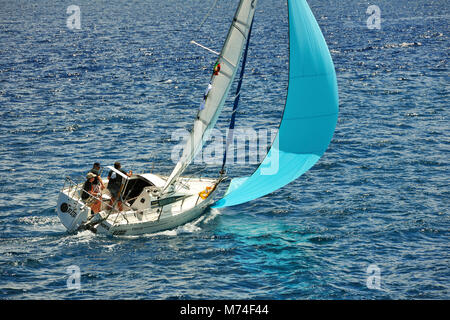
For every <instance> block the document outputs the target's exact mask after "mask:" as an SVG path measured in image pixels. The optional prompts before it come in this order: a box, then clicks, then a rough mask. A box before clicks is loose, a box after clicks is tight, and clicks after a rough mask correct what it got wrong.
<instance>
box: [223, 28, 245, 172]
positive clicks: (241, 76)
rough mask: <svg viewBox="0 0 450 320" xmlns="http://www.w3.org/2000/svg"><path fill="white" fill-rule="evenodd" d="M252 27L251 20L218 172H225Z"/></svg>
mask: <svg viewBox="0 0 450 320" xmlns="http://www.w3.org/2000/svg"><path fill="white" fill-rule="evenodd" d="M252 27H253V21H252V23H251V25H250V30H249V31H248V36H247V43H246V45H245V51H244V56H243V58H242V66H241V73H240V75H239V82H238V85H237V88H236V95H235V99H234V104H233V111H232V113H231V120H230V126H229V129H230V130H228V136H227V144H226V146H225V152H224V153H223V160H222V169H221V170H220V174H223V173H225V163H226V161H227V150H228V147H229V145H230V143H231V140H232V139H233V129H234V124H235V120H236V111H237V108H238V105H239V98H240V96H241V85H242V80H243V79H244V70H245V63H246V62H247V53H248V45H249V43H250V35H251V34H252Z"/></svg>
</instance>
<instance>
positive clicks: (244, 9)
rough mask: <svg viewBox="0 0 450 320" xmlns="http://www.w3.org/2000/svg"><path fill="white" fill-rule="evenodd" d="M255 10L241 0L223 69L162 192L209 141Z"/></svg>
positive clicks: (214, 79)
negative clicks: (209, 134) (209, 133)
mask: <svg viewBox="0 0 450 320" xmlns="http://www.w3.org/2000/svg"><path fill="white" fill-rule="evenodd" d="M255 7H256V0H241V1H240V3H239V6H238V8H237V10H236V13H235V15H234V18H233V22H232V24H231V27H230V29H229V31H228V35H227V38H226V40H225V44H224V45H223V48H222V51H221V52H220V55H219V57H218V60H217V63H216V66H217V65H219V68H220V70H219V71H218V72H214V73H213V75H212V76H211V80H210V89H209V90H208V93H207V95H205V101H204V103H202V105H201V108H200V110H199V111H198V114H197V117H196V119H195V122H194V126H193V129H192V131H191V132H190V135H189V137H188V139H187V141H186V144H185V146H184V149H183V154H182V156H181V158H180V161H179V162H178V163H177V164H176V166H175V168H174V169H173V171H172V173H171V174H170V176H169V178H168V179H167V182H166V184H165V186H164V188H163V192H164V191H165V190H166V189H167V188H168V187H169V186H170V185H171V184H172V183H173V182H174V181H175V180H176V179H177V178H178V177H179V176H180V174H181V173H182V172H183V171H184V170H185V169H186V167H187V166H188V165H189V164H190V163H191V162H192V160H193V159H194V157H195V156H196V154H197V153H198V152H199V151H200V150H201V149H202V147H203V145H204V143H205V142H206V140H207V138H208V131H210V129H212V128H213V127H214V125H215V123H216V121H217V118H218V117H219V114H220V112H221V110H222V108H223V105H224V103H225V99H226V97H227V95H228V92H229V90H230V87H231V84H232V82H233V79H234V77H235V75H236V70H237V68H238V66H239V62H240V60H241V56H242V51H243V47H244V45H245V43H246V41H247V36H248V32H249V29H250V25H251V23H252V21H253V16H254V13H255Z"/></svg>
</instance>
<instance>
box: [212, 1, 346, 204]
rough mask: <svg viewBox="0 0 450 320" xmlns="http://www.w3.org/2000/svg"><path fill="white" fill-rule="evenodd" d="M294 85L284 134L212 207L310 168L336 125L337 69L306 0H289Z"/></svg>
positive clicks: (261, 191) (256, 193)
mask: <svg viewBox="0 0 450 320" xmlns="http://www.w3.org/2000/svg"><path fill="white" fill-rule="evenodd" d="M288 8H289V9H288V10H289V55H290V56H289V88H288V93H287V98H286V105H285V109H284V113H283V117H282V121H281V124H280V127H279V129H278V134H277V136H276V138H275V141H274V143H273V145H272V146H271V149H270V150H269V152H268V154H267V156H266V158H265V159H264V160H263V162H262V163H261V164H260V166H259V167H258V168H257V170H256V171H255V172H254V173H253V174H252V175H251V176H250V177H240V178H235V179H232V181H231V182H230V186H229V188H228V190H227V193H226V194H225V196H224V197H223V198H222V199H220V200H219V201H218V202H216V203H215V205H213V206H212V207H216V208H220V207H226V206H232V205H237V204H240V203H244V202H247V201H251V200H253V199H257V198H259V197H262V196H264V195H266V194H269V193H271V192H273V191H275V190H278V189H279V188H282V187H283V186H285V185H286V184H288V183H290V182H291V181H293V180H295V179H297V178H298V177H299V176H300V175H302V174H303V173H305V172H306V171H307V170H309V169H310V168H311V167H312V166H313V165H314V164H315V163H316V162H317V161H318V160H319V158H320V157H321V156H322V154H323V153H324V152H325V150H326V149H327V147H328V145H329V143H330V141H331V138H332V136H333V133H334V129H335V127H336V122H337V116H338V91H337V83H336V74H335V70H334V65H333V61H332V60H331V56H330V53H329V51H328V48H327V45H326V43H325V39H324V37H323V35H322V33H321V31H320V28H319V26H318V24H317V22H316V20H315V18H314V15H313V14H312V12H311V10H310V8H309V6H308V4H307V2H306V1H305V0H289V1H288Z"/></svg>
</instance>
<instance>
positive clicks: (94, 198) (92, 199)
mask: <svg viewBox="0 0 450 320" xmlns="http://www.w3.org/2000/svg"><path fill="white" fill-rule="evenodd" d="M95 178H96V175H95V174H94V173H92V172H89V173H88V174H87V176H86V181H85V182H84V184H83V190H82V191H81V199H82V200H83V201H84V202H85V203H86V204H87V205H88V206H89V207H90V208H91V210H92V212H93V213H98V212H100V208H101V204H102V202H101V201H100V200H99V198H100V197H101V187H100V186H99V185H98V184H97V185H96V184H95V183H94V180H95Z"/></svg>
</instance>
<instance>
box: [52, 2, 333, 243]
mask: <svg viewBox="0 0 450 320" xmlns="http://www.w3.org/2000/svg"><path fill="white" fill-rule="evenodd" d="M216 2H217V1H216ZM216 2H215V3H216ZM256 2H257V1H256V0H240V2H239V5H238V8H237V10H236V13H235V15H234V17H233V20H232V23H231V26H230V28H229V31H228V35H227V37H226V40H225V43H224V45H223V47H222V50H221V51H220V53H219V52H216V51H215V50H212V49H210V48H207V47H205V46H204V45H202V44H199V43H197V42H196V41H191V43H193V44H195V45H198V46H200V47H201V48H203V49H206V50H207V51H208V52H209V53H212V54H217V55H218V57H217V59H216V61H215V64H214V67H213V70H212V75H211V78H210V81H209V83H208V85H207V89H206V91H205V93H204V95H203V100H202V102H201V104H200V108H199V110H198V112H197V116H196V118H195V120H194V124H193V128H192V130H191V132H190V135H189V137H188V138H187V140H186V144H185V146H184V148H183V154H182V156H181V159H180V160H179V161H178V163H177V164H176V166H175V168H174V169H173V171H172V173H171V174H170V175H169V176H162V175H157V174H150V173H148V174H140V175H131V176H128V175H126V174H124V173H123V172H122V171H120V170H117V168H113V167H108V168H109V169H110V170H111V171H112V172H113V173H115V174H116V175H118V176H120V177H121V178H122V179H121V184H120V186H119V188H118V189H117V190H118V193H117V194H116V195H111V193H110V192H108V191H104V192H97V193H94V194H90V195H89V199H87V200H86V199H83V198H85V197H83V193H84V192H85V191H83V190H84V188H83V183H75V182H73V181H72V180H71V179H69V178H67V179H66V183H65V184H64V187H63V189H62V190H61V192H60V195H59V199H58V206H57V212H58V216H59V218H60V219H61V221H62V223H63V225H64V226H65V227H66V228H67V229H68V231H70V232H74V231H77V230H91V231H93V232H96V233H105V234H112V235H137V234H145V233H153V232H158V231H162V230H166V229H172V228H175V227H177V226H180V225H182V224H185V223H187V222H189V221H192V220H194V219H196V218H197V217H199V216H200V215H201V214H202V213H203V212H204V211H205V209H206V208H208V207H214V208H221V207H226V206H233V205H237V204H242V203H245V202H248V201H251V200H254V199H258V198H260V197H262V196H264V195H267V194H269V193H271V192H274V191H276V190H278V189H280V188H282V187H283V186H285V185H286V184H288V183H290V182H291V181H293V180H295V179H297V178H298V177H299V176H301V175H302V174H303V173H305V172H306V171H308V170H309V169H310V168H311V167H312V166H313V165H314V164H315V163H316V162H317V161H318V160H319V159H320V157H321V156H322V155H323V154H324V152H325V150H326V149H327V147H328V145H329V143H330V141H331V138H332V136H333V133H334V129H335V127H336V123H337V116H338V109H339V108H338V90H337V81H336V74H335V70H334V65H333V61H332V59H331V56H330V53H329V50H328V47H327V45H326V42H325V39H324V37H323V35H322V33H321V31H320V28H319V26H318V24H317V21H316V20H315V18H314V15H313V14H312V12H311V9H310V8H309V6H308V4H307V2H306V0H288V1H287V2H288V16H289V85H288V93H287V98H286V104H285V108H284V113H283V117H282V119H281V122H280V126H279V128H278V133H277V136H276V137H275V140H274V142H273V144H272V146H271V148H270V150H269V152H268V153H267V155H266V157H265V158H264V160H263V161H262V162H261V163H260V165H259V166H258V168H257V169H256V170H255V171H254V172H253V174H251V175H250V176H246V177H236V178H233V179H231V181H230V184H229V187H228V189H227V191H226V192H225V194H224V196H223V198H222V199H219V200H218V201H214V200H213V197H214V194H215V193H216V191H217V188H218V186H219V184H220V183H221V182H222V181H223V180H224V179H225V178H226V177H225V163H226V159H227V156H226V152H227V148H228V146H229V144H230V141H232V139H233V136H232V132H233V129H234V126H235V118H236V114H237V112H236V110H237V107H238V102H239V97H240V88H241V84H242V80H243V75H244V68H245V63H246V60H247V52H248V46H249V40H250V35H251V30H252V25H253V16H254V13H255V8H256ZM210 11H211V10H210ZM241 60H242V61H241ZM240 64H241V72H240V76H239V82H238V85H237V90H236V93H235V100H234V105H233V112H232V116H231V121H230V125H229V129H230V130H229V131H228V136H227V144H226V145H227V147H226V148H225V154H224V157H223V164H222V169H221V170H220V171H219V177H218V178H186V177H182V174H183V172H184V171H185V170H186V168H187V167H188V166H189V165H190V164H191V162H192V160H193V159H194V157H195V156H196V155H197V154H198V152H199V151H200V150H202V148H203V146H204V144H205V142H206V141H207V139H208V137H209V134H210V131H211V129H212V128H213V127H214V126H215V124H216V122H217V119H218V117H219V114H220V113H221V111H222V109H223V107H224V104H225V100H226V97H227V96H228V93H229V90H230V87H231V85H232V83H233V81H234V79H235V76H236V73H237V69H238V67H239V65H240ZM109 183H111V182H109ZM105 184H106V183H105ZM107 189H108V188H106V190H107ZM111 198H113V199H111ZM118 202H121V205H119V207H117V206H116V204H118ZM92 203H95V205H92ZM94 206H95V209H93V208H94Z"/></svg>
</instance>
